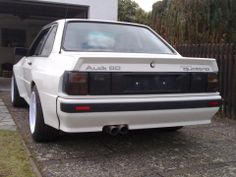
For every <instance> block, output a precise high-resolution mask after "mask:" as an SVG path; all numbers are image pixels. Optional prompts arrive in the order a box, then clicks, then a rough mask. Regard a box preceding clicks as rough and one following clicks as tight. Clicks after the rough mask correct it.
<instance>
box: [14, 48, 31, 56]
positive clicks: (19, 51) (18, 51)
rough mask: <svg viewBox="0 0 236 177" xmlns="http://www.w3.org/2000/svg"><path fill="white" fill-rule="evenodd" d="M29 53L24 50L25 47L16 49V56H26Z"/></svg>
mask: <svg viewBox="0 0 236 177" xmlns="http://www.w3.org/2000/svg"><path fill="white" fill-rule="evenodd" d="M27 53H28V49H26V48H23V47H16V48H15V52H14V54H15V56H26V55H27Z"/></svg>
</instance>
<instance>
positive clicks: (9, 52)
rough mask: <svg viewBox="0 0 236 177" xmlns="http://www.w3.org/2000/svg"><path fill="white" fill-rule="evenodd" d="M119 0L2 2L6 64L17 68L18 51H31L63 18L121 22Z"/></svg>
mask: <svg viewBox="0 0 236 177" xmlns="http://www.w3.org/2000/svg"><path fill="white" fill-rule="evenodd" d="M117 16H118V0H11V1H9V0H1V1H0V76H1V75H2V70H3V69H2V64H6V63H9V64H14V63H15V57H14V48H15V47H29V46H30V44H31V42H32V40H33V39H34V38H35V36H36V35H37V33H38V31H39V30H40V29H41V28H42V26H44V25H46V24H48V23H50V22H52V21H54V20H57V19H62V18H89V19H104V20H115V21H116V20H117Z"/></svg>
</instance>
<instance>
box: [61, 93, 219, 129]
mask: <svg viewBox="0 0 236 177" xmlns="http://www.w3.org/2000/svg"><path fill="white" fill-rule="evenodd" d="M210 102H211V103H210ZM220 102H221V97H220V96H219V95H218V94H212V95H202V96H199V95H198V96H186V95H183V96H166V97H164V96H155V97H150V96H149V97H132V98H126V97H124V98H122V97H121V98H119V97H116V98H109V97H108V98H97V99H94V98H84V99H82V98H80V99H65V98H60V97H59V98H58V100H57V113H58V116H59V119H60V129H61V130H62V131H65V132H96V131H102V129H103V127H104V126H106V125H119V124H127V125H128V126H129V129H147V128H158V127H174V126H187V125H197V124H207V123H210V120H211V118H212V116H214V114H215V113H216V112H217V111H218V109H219V105H218V103H220ZM212 103H213V104H212ZM216 103H217V104H216ZM76 107H86V109H76Z"/></svg>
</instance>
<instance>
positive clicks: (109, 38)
mask: <svg viewBox="0 0 236 177" xmlns="http://www.w3.org/2000/svg"><path fill="white" fill-rule="evenodd" d="M63 47H64V49H65V50H69V51H79V52H122V53H153V54H173V52H172V50H171V49H170V48H169V47H168V46H167V45H165V44H164V43H163V42H162V41H161V40H160V39H159V38H158V37H157V36H156V35H155V34H154V33H153V32H151V31H150V30H149V29H148V28H145V27H139V26H133V25H123V24H111V23H94V22H69V23H68V24H67V27H66V32H65V36H64V44H63Z"/></svg>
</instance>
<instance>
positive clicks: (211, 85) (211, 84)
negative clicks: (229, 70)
mask: <svg viewBox="0 0 236 177" xmlns="http://www.w3.org/2000/svg"><path fill="white" fill-rule="evenodd" d="M207 91H208V92H218V91H219V88H218V75H217V73H209V74H208V86H207Z"/></svg>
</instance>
